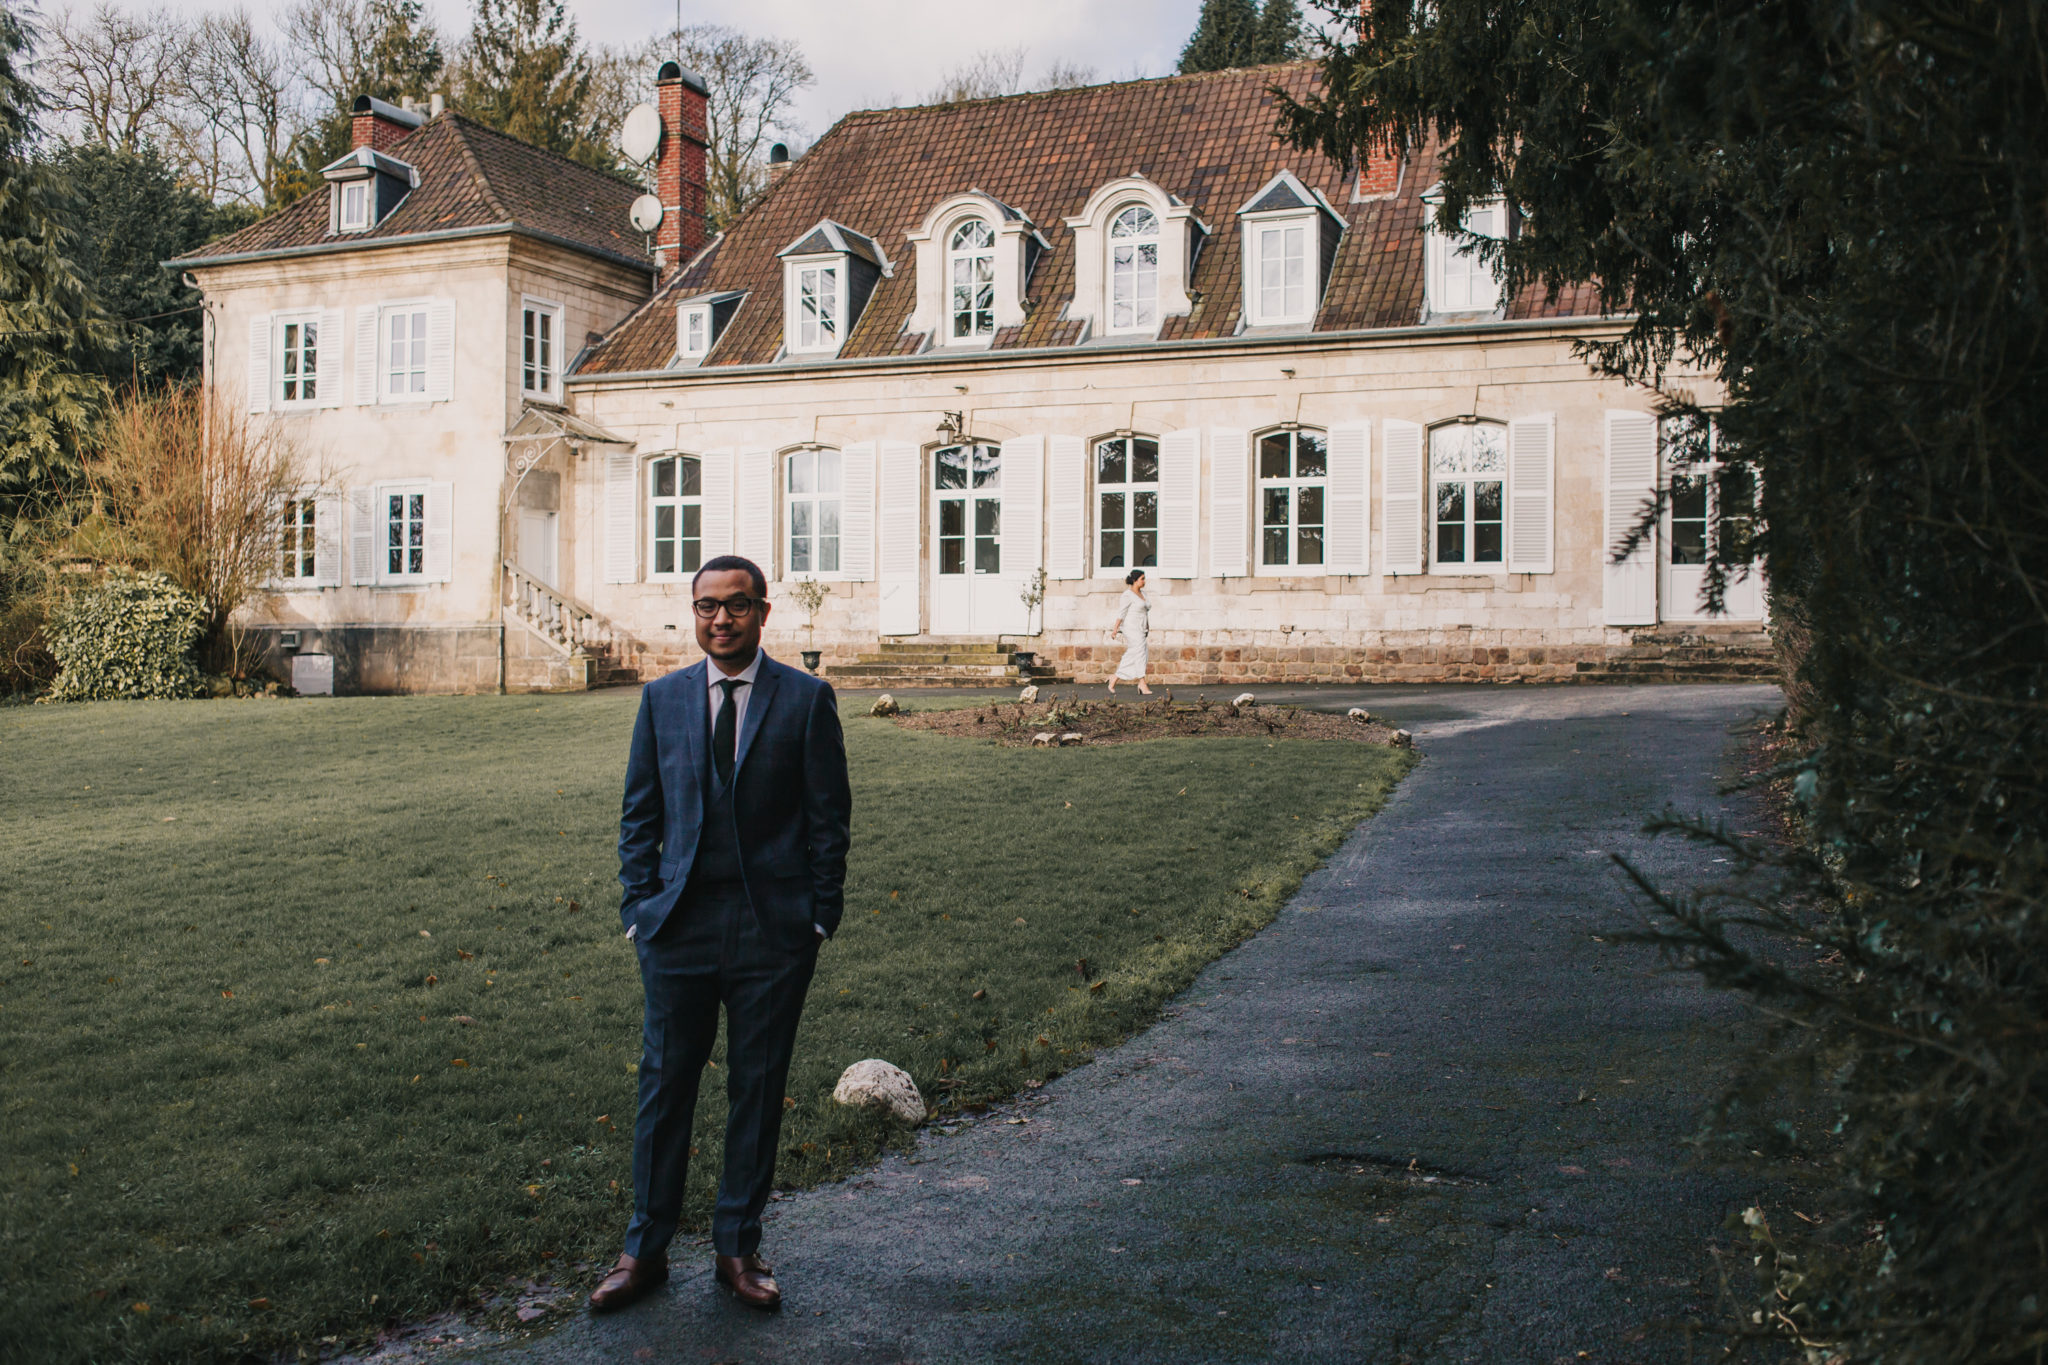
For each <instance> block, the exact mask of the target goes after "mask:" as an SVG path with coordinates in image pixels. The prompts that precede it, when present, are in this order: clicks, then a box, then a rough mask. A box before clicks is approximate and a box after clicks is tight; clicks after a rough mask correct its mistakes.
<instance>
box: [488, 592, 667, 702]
mask: <svg viewBox="0 0 2048 1365" xmlns="http://www.w3.org/2000/svg"><path fill="white" fill-rule="evenodd" d="M504 586H505V598H506V600H505V601H504V602H503V611H504V617H505V621H506V623H507V624H508V625H517V626H520V627H522V628H523V629H522V630H521V631H520V632H519V634H518V635H517V636H516V644H515V637H510V636H508V637H507V639H506V650H505V655H506V657H505V674H506V677H505V683H506V686H507V687H508V688H510V689H511V690H513V691H517V692H583V691H588V690H590V689H592V688H598V687H630V686H632V685H633V684H635V683H637V682H639V681H640V670H639V669H638V668H635V667H632V666H630V665H628V664H626V663H625V662H624V660H623V657H622V656H623V653H624V647H625V646H626V645H627V643H628V640H627V638H626V636H625V634H624V632H622V631H620V630H618V629H617V628H616V627H614V626H613V625H612V623H611V622H610V621H608V620H606V619H605V618H604V617H602V616H600V615H599V614H598V613H597V612H596V611H594V610H592V609H591V608H589V607H587V606H585V605H583V603H581V602H578V601H577V600H576V599H575V598H573V597H571V596H569V595H568V594H567V593H564V592H561V591H559V590H557V589H555V588H553V587H550V586H549V585H548V584H546V583H544V582H542V581H541V580H540V579H538V578H536V577H534V576H533V575H532V574H530V573H528V572H526V571H525V570H524V569H522V568H520V567H519V566H518V565H517V564H514V563H513V562H512V561H510V560H506V561H505V579H504Z"/></svg>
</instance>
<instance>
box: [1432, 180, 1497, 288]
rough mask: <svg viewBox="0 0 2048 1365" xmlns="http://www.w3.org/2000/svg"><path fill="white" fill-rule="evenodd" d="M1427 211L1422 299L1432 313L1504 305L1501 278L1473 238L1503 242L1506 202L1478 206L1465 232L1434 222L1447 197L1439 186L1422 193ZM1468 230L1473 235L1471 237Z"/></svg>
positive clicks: (1468, 216)
mask: <svg viewBox="0 0 2048 1365" xmlns="http://www.w3.org/2000/svg"><path fill="white" fill-rule="evenodd" d="M1422 202H1423V204H1424V205H1425V208H1426V211H1427V213H1428V221H1429V228H1428V235H1427V237H1426V238H1425V240H1424V244H1423V256H1424V262H1425V276H1426V278H1425V284H1424V299H1425V301H1426V303H1427V305H1428V308H1429V311H1430V312H1431V313H1433V314H1434V313H1491V312H1493V311H1494V310H1495V309H1497V308H1499V307H1500V281H1498V280H1496V279H1495V278H1494V276H1493V266H1492V265H1491V264H1490V263H1489V262H1488V261H1487V260H1486V258H1485V257H1484V256H1483V255H1481V254H1480V253H1481V249H1482V248H1481V246H1480V243H1479V242H1477V241H1474V240H1472V239H1473V238H1485V239H1490V240H1493V241H1496V242H1498V241H1504V240H1506V238H1507V235H1508V210H1507V205H1506V204H1505V203H1504V202H1503V201H1501V200H1499V199H1495V200H1492V201H1490V202H1488V203H1484V204H1474V205H1473V206H1472V207H1471V208H1470V209H1468V210H1466V212H1465V223H1464V231H1463V233H1458V234H1452V233H1446V232H1444V231H1442V230H1441V229H1439V228H1438V227H1437V225H1436V206H1437V205H1438V204H1440V203H1442V202H1443V195H1442V194H1441V193H1440V192H1439V191H1438V190H1435V189H1432V190H1430V191H1429V192H1427V193H1426V194H1424V195H1423V196H1422ZM1465 234H1470V235H1469V236H1467V235H1465Z"/></svg>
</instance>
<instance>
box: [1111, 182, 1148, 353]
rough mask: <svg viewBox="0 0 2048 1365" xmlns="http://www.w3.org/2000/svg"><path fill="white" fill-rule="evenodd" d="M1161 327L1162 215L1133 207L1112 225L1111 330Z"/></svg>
mask: <svg viewBox="0 0 2048 1365" xmlns="http://www.w3.org/2000/svg"><path fill="white" fill-rule="evenodd" d="M1158 327H1159V215H1157V214H1155V213H1154V212H1152V210H1150V209H1148V208H1146V207H1145V206H1144V205H1143V204H1133V205H1131V206H1130V207H1129V208H1127V209H1124V210H1123V211H1122V212H1120V213H1118V214H1117V216H1116V217H1115V219H1113V220H1112V221H1111V223H1110V225H1109V330H1110V331H1112V332H1151V331H1156V330H1157V329H1158Z"/></svg>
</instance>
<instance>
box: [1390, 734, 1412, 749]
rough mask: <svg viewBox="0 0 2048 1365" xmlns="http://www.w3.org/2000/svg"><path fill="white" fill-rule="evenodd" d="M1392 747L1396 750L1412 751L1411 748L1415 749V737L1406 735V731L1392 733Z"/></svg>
mask: <svg viewBox="0 0 2048 1365" xmlns="http://www.w3.org/2000/svg"><path fill="white" fill-rule="evenodd" d="M1394 747H1395V748H1396V749H1412V748H1414V747H1415V736H1413V735H1411V734H1409V733H1408V732H1407V731H1406V730H1396V731H1394Z"/></svg>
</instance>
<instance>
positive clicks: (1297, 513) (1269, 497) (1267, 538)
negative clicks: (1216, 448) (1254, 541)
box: [1258, 431, 1330, 569]
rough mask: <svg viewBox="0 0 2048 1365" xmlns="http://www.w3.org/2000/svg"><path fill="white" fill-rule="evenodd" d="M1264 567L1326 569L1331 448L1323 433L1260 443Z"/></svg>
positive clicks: (1281, 434) (1283, 435)
mask: <svg viewBox="0 0 2048 1365" xmlns="http://www.w3.org/2000/svg"><path fill="white" fill-rule="evenodd" d="M1258 468H1259V563H1260V564H1261V565H1262V566H1263V567H1266V568H1276V569H1277V568H1314V567H1316V566H1318V565H1320V564H1322V563H1323V532H1324V527H1325V524H1326V515H1325V510H1324V509H1325V505H1326V499H1327V497H1328V488H1329V475H1330V448H1329V443H1328V441H1327V440H1326V439H1325V437H1324V435H1323V433H1322V432H1320V431H1276V432H1273V433H1271V434H1269V435H1265V436H1261V437H1260V438H1259V446H1258Z"/></svg>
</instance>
